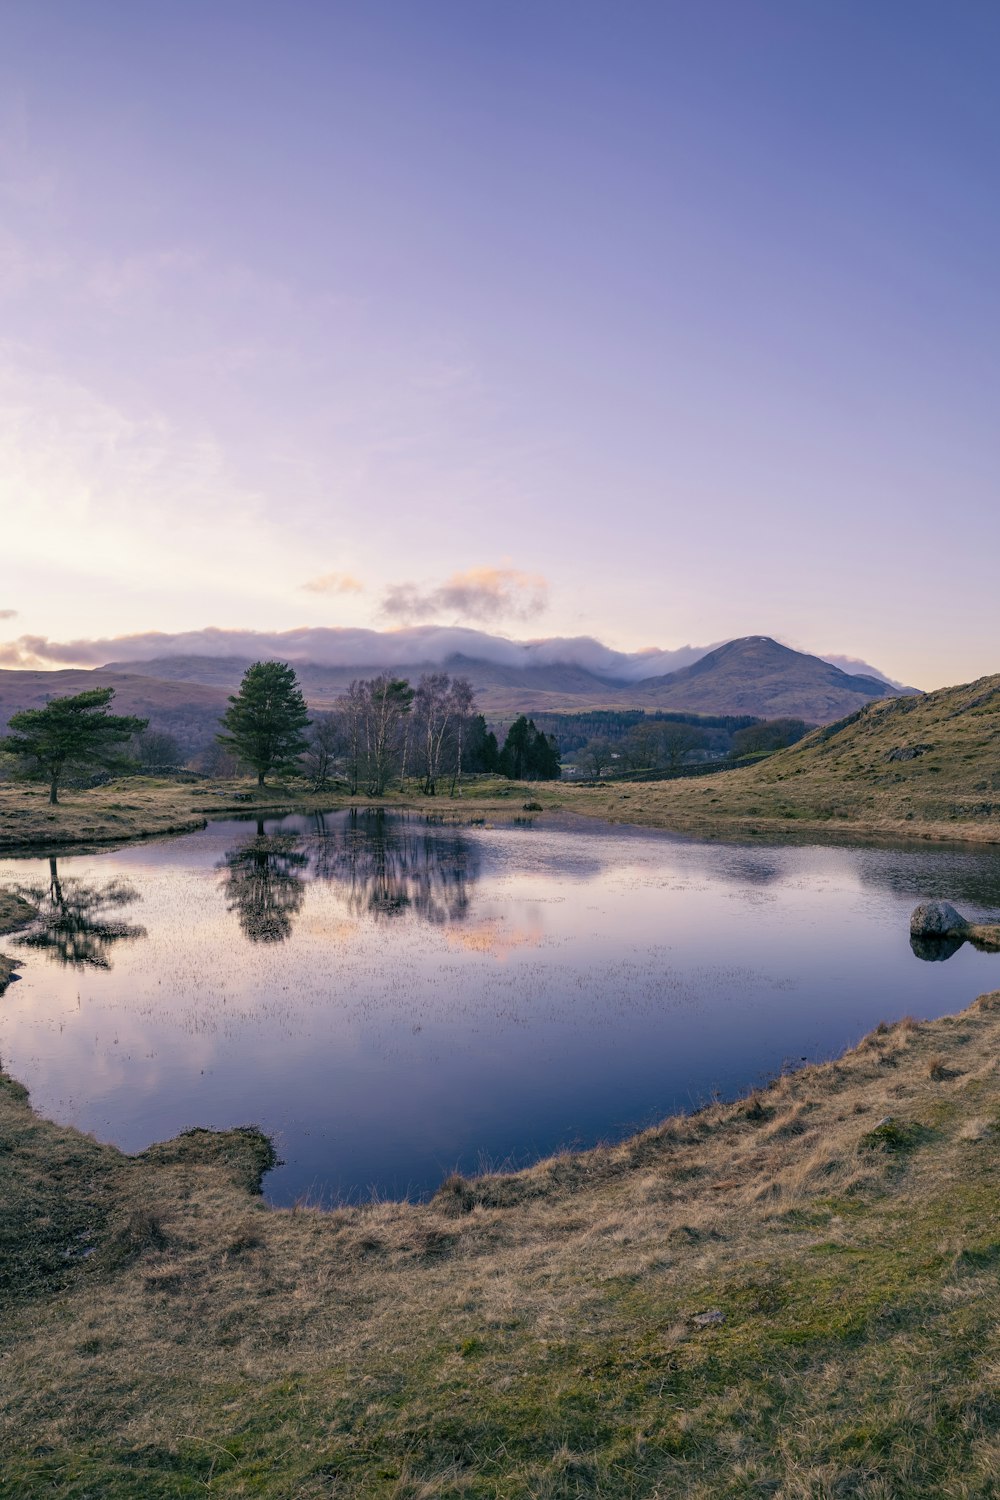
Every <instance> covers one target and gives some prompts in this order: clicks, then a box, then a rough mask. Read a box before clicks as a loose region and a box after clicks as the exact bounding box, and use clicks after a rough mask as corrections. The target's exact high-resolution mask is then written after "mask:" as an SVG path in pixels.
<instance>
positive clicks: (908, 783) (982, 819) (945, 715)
mask: <svg viewBox="0 0 1000 1500" xmlns="http://www.w3.org/2000/svg"><path fill="white" fill-rule="evenodd" d="M555 798H556V800H558V802H559V803H560V804H561V805H564V806H572V807H573V808H575V809H576V810H578V811H580V812H588V811H589V812H591V813H593V814H595V815H598V816H602V817H611V818H614V819H617V820H618V821H619V822H639V823H649V824H653V825H659V826H662V827H668V828H677V829H680V830H691V831H698V832H706V831H711V830H712V829H713V827H714V828H716V829H718V830H719V831H722V832H725V831H730V832H731V831H733V830H734V826H735V828H736V829H737V830H744V831H756V832H770V833H777V834H780V835H782V836H788V835H790V834H791V835H794V834H795V833H796V831H803V830H808V831H817V830H824V831H826V832H837V831H840V830H843V831H844V832H846V833H849V834H857V833H862V832H873V833H886V834H893V833H895V834H904V835H907V834H914V833H918V834H921V835H924V836H931V837H935V838H962V839H974V840H984V841H1000V676H995V677H983V678H980V679H979V681H978V682H973V683H968V684H966V685H964V686H962V687H954V688H943V689H941V690H940V691H939V692H935V693H927V694H923V695H921V696H920V697H913V698H892V699H887V700H885V701H883V702H880V703H873V704H871V705H869V706H868V707H866V708H863V709H861V710H860V712H858V713H856V714H853V715H851V716H850V717H849V718H847V719H843V720H841V721H839V722H838V723H835V724H831V725H828V726H826V727H825V728H823V729H818V730H816V731H814V733H812V734H811V735H809V736H807V737H806V738H805V739H804V740H800V741H799V743H798V744H797V745H793V746H791V747H790V748H789V749H787V750H782V751H779V752H778V753H777V754H776V755H773V756H770V757H769V758H768V759H767V760H764V761H762V762H761V763H760V764H759V765H756V766H751V767H748V768H747V769H745V770H741V771H727V772H720V773H719V774H718V775H717V776H706V777H704V778H701V779H698V780H690V781H688V780H684V781H667V782H656V783H647V784H645V785H643V784H634V785H632V786H629V787H627V788H622V787H621V786H609V787H607V788H597V789H593V790H591V789H587V788H582V787H578V788H571V787H565V788H563V787H560V788H559V789H558V791H557V792H556V793H555ZM544 800H548V798H547V797H546V798H545V799H544Z"/></svg>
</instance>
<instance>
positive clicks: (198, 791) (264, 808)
mask: <svg viewBox="0 0 1000 1500" xmlns="http://www.w3.org/2000/svg"><path fill="white" fill-rule="evenodd" d="M352 801H353V802H359V801H360V802H364V801H366V799H364V798H363V797H362V798H353V799H352V798H349V797H346V796H344V795H343V794H338V793H335V792H324V793H322V794H316V793H313V792H311V791H309V789H308V788H307V787H305V785H304V784H301V783H298V784H297V783H294V782H292V783H288V784H285V785H275V786H273V787H267V788H264V789H263V790H261V789H260V788H258V787H257V786H256V785H255V784H253V783H251V782H248V781H229V782H199V783H189V782H181V781H177V780H174V781H171V780H169V779H164V780H161V781H152V780H146V779H133V780H127V781H121V782H118V783H115V784H113V785H112V786H108V787H100V788H97V789H95V790H93V791H86V792H79V791H77V792H74V791H67V792H66V793H64V795H63V801H62V804H61V805H60V806H59V807H56V808H50V807H49V805H48V801H47V796H46V793H45V791H44V789H42V788H31V789H25V788H24V787H15V786H10V785H7V786H0V851H2V850H5V849H7V850H12V849H19V848H26V847H32V846H34V847H42V846H52V847H55V846H58V845H63V844H69V843H76V844H79V843H84V844H100V843H112V842H120V841H121V840H123V839H129V838H137V837H149V836H151V835H156V834H163V833H172V832H179V831H182V830H186V829H191V828H197V827H200V826H201V825H202V823H203V822H204V820H205V818H206V817H210V816H213V815H218V814H220V813H224V812H232V811H235V810H239V811H242V812H246V811H260V812H270V813H278V812H291V811H308V810H313V809H317V808H334V807H338V806H347V805H350V803H351V802H352ZM526 803H530V807H531V810H532V812H533V813H534V812H538V811H543V812H544V811H571V812H574V813H582V814H585V815H589V816H592V817H599V818H603V819H605V820H607V821H609V822H612V823H622V822H628V823H637V824H641V825H645V826H649V827H658V828H670V829H674V830H677V831H678V832H682V833H685V832H687V833H694V834H698V835H699V836H701V837H726V838H747V839H753V838H758V837H761V836H768V837H779V838H781V839H783V840H786V841H787V840H789V839H796V838H809V839H815V838H817V837H822V838H824V839H837V838H850V839H852V840H856V839H858V838H862V837H871V836H874V837H892V838H898V837H900V836H902V837H906V838H922V839H936V840H968V841H973V842H977V843H997V842H1000V676H996V677H984V678H981V679H980V680H979V681H978V682H974V683H970V684H967V685H964V686H962V687H955V688H945V689H942V690H941V691H940V692H936V693H927V694H924V695H922V696H921V697H917V698H892V699H886V700H884V701H883V702H881V703H873V704H869V705H868V706H867V707H866V708H863V709H861V710H860V712H858V713H857V714H854V715H852V716H851V717H850V718H848V719H843V720H841V721H840V722H839V724H833V725H827V726H826V727H825V728H823V729H818V730H816V731H815V732H814V733H813V734H811V735H809V736H808V737H807V738H806V739H804V740H802V741H800V743H799V744H797V745H793V746H792V747H791V748H790V749H788V750H783V751H779V752H778V753H777V754H776V755H773V756H770V757H768V758H767V759H766V760H764V761H762V762H761V763H760V764H759V765H756V766H751V767H747V768H745V769H743V770H740V771H722V772H720V773H719V774H718V775H714V776H703V777H698V778H691V779H680V780H674V781H657V782H645V783H643V782H630V783H628V784H627V785H626V784H625V783H615V782H611V783H609V784H608V785H607V786H597V787H585V786H580V785H574V784H572V783H562V782H545V783H534V784H532V785H530V786H518V785H516V784H510V783H498V782H497V781H496V780H495V779H491V778H483V779H480V780H479V781H478V782H476V781H470V782H469V783H467V785H466V787H465V793H464V795H463V797H462V799H461V800H458V799H450V798H447V797H439V798H437V799H435V801H434V802H433V804H431V803H430V802H429V800H428V799H427V798H424V797H421V796H420V795H419V794H418V793H417V792H416V790H415V789H414V791H413V793H412V795H407V796H403V797H400V796H396V795H392V796H390V797H387V798H385V799H384V801H383V804H382V805H384V806H399V807H409V808H418V809H419V810H421V811H424V812H426V811H428V810H429V809H430V808H431V807H433V810H434V811H435V812H439V813H441V814H443V815H444V816H445V817H446V818H448V819H449V820H450V819H455V820H457V821H462V820H468V819H470V818H471V817H473V816H474V815H479V816H483V817H489V818H500V817H507V816H509V815H512V810H513V809H514V808H515V807H516V808H518V809H520V808H521V807H522V805H524V804H526ZM980 937H981V940H982V942H983V944H984V945H986V946H997V945H1000V929H994V930H993V931H992V933H991V932H986V931H984V932H983V933H982V934H980ZM976 940H977V941H978V940H979V938H977V939H976Z"/></svg>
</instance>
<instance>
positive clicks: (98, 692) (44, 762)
mask: <svg viewBox="0 0 1000 1500" xmlns="http://www.w3.org/2000/svg"><path fill="white" fill-rule="evenodd" d="M114 695H115V690H114V688H110V687H103V688H90V689H89V690H88V691H87V692H86V693H77V694H76V695H75V697H72V698H53V699H52V700H51V701H50V702H49V703H46V705H45V707H44V708H26V709H23V710H22V712H21V713H18V714H12V715H11V719H10V724H9V728H10V729H12V730H13V731H14V733H13V734H8V735H7V737H6V739H3V740H0V749H3V750H5V751H6V752H7V754H8V755H17V756H20V757H22V758H23V760H24V761H25V762H26V763H27V765H28V767H29V773H28V774H29V775H36V776H42V777H44V778H45V780H46V781H47V782H48V783H49V801H50V802H58V801H59V782H60V781H61V780H62V778H63V776H64V775H65V773H66V772H67V771H75V770H85V769H86V768H88V767H90V766H93V765H101V766H113V765H114V764H115V762H116V760H120V758H121V757H120V755H119V756H116V750H117V749H118V747H119V746H120V745H121V743H122V741H123V740H128V739H131V738H132V736H133V735H134V734H141V733H142V731H143V730H144V729H145V728H146V726H147V725H148V723H149V720H148V719H137V718H133V717H132V715H125V714H109V713H108V712H107V708H108V704H109V703H110V702H111V700H112V698H113V697H114Z"/></svg>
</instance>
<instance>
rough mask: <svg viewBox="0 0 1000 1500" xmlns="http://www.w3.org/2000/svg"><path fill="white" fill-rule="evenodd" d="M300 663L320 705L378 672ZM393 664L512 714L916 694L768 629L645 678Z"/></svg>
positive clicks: (156, 662) (454, 661) (569, 670)
mask: <svg viewBox="0 0 1000 1500" xmlns="http://www.w3.org/2000/svg"><path fill="white" fill-rule="evenodd" d="M248 665H249V659H246V660H244V659H243V658H239V657H231V656H163V657H156V658H153V659H152V660H149V661H145V662H134V663H130V662H112V663H110V664H109V666H108V667H107V668H105V670H106V671H113V672H117V673H123V674H128V673H130V672H141V673H142V674H143V675H144V676H146V677H147V678H154V677H155V678H164V679H170V680H172V681H175V682H177V681H186V682H197V683H201V684H203V685H205V686H209V687H213V688H215V689H217V690H219V691H224V692H226V693H231V692H233V691H234V690H235V689H236V687H237V686H238V685H239V680H240V677H241V676H242V674H243V672H244V671H245V670H246V668H247V666H248ZM294 665H295V670H296V672H297V673H298V676H299V681H300V682H301V684H302V689H303V691H304V693H305V695H306V697H307V699H308V700H309V702H310V703H312V704H313V705H314V706H316V707H323V706H326V705H328V704H330V703H331V702H332V701H333V700H334V699H335V698H336V697H337V696H338V694H340V693H342V692H343V691H344V689H345V688H346V687H347V685H348V683H350V682H351V680H352V679H353V678H355V677H365V676H371V675H373V673H374V672H375V671H376V670H377V669H376V668H374V667H361V666H353V667H352V666H325V665H322V664H319V663H317V662H310V661H302V662H295V663H294ZM387 665H388V664H387ZM391 670H392V671H393V672H394V673H396V674H397V675H399V676H402V677H408V678H409V679H410V680H411V681H413V682H415V681H416V680H417V679H418V678H419V677H420V676H421V675H422V674H423V673H424V672H433V671H438V672H440V671H446V672H449V673H451V674H452V675H453V676H459V677H468V679H469V681H470V682H471V683H472V685H473V687H474V688H475V690H476V695H477V697H478V699H479V704H480V707H481V708H482V709H483V711H484V712H485V713H486V714H488V715H491V716H493V717H498V718H502V717H504V716H505V715H508V714H514V713H558V712H559V710H560V709H562V710H564V711H566V712H579V711H583V710H587V709H595V708H648V709H675V710H678V711H681V712H687V713H711V714H718V713H723V714H754V715H757V716H758V717H760V718H772V719H773V718H796V719H805V720H806V721H807V722H808V723H811V724H827V723H829V722H830V721H831V720H833V719H838V718H841V717H842V716H843V715H844V714H849V713H853V712H854V710H855V709H856V708H860V707H861V706H862V704H865V703H869V702H871V701H872V700H873V699H876V698H890V697H895V696H898V695H900V694H901V693H911V692H912V691H913V690H912V689H901V688H898V687H893V686H892V685H890V684H889V683H888V682H886V681H885V680H884V679H883V678H878V677H869V676H867V675H864V674H857V673H849V672H844V671H842V670H841V669H840V668H839V667H836V666H833V665H832V663H830V662H828V661H825V660H824V659H823V658H821V657H818V656H808V655H806V654H805V653H804V652H801V651H793V650H792V649H791V648H790V647H788V646H782V645H780V644H779V642H777V641H774V640H772V639H771V638H770V637H769V636H763V635H751V636H745V637H743V638H742V639H741V640H736V641H728V642H727V643H726V644H725V645H724V646H718V647H716V648H715V649H714V650H712V651H709V652H707V653H706V654H705V655H704V656H702V657H701V658H700V659H699V660H698V661H696V662H694V663H693V665H691V666H686V667H682V668H680V669H679V670H678V671H674V672H667V673H664V674H663V675H662V676H657V677H646V678H643V679H642V680H641V681H639V682H628V681H623V680H622V679H621V678H620V677H617V678H616V677H614V676H611V675H610V674H607V673H604V672H602V673H598V672H595V671H592V670H590V669H589V668H587V667H583V666H579V665H577V664H575V663H572V662H553V663H549V664H546V665H541V664H540V665H537V666H536V665H523V664H518V663H505V662H500V661H493V660H485V659H483V658H481V657H473V656H467V655H464V654H459V653H452V654H451V655H449V656H447V657H446V658H445V659H444V660H443V661H434V662H431V661H427V660H422V661H421V660H415V661H412V662H395V663H392V664H391Z"/></svg>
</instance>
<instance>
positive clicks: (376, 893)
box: [313, 808, 480, 923]
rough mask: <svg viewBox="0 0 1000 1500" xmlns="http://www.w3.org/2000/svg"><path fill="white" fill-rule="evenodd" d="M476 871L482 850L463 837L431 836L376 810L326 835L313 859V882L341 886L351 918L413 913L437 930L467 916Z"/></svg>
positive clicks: (358, 814)
mask: <svg viewBox="0 0 1000 1500" xmlns="http://www.w3.org/2000/svg"><path fill="white" fill-rule="evenodd" d="M418 830H419V831H418ZM479 865H480V858H479V848H478V846H477V845H476V844H475V843H473V842H472V841H471V840H470V839H467V838H463V837H462V835H461V834H458V833H451V832H449V833H441V834H434V833H431V832H428V831H427V830H426V828H425V827H423V828H421V827H420V826H419V825H417V826H415V825H414V824H412V823H410V822H409V820H407V819H405V818H400V817H393V816H392V815H391V814H386V813H385V812H383V811H381V810H380V809H374V808H373V809H371V810H368V809H363V810H361V811H357V810H352V811H351V812H350V813H349V814H348V817H347V820H346V822H345V823H343V824H342V825H340V826H339V827H334V828H333V829H328V828H324V829H323V831H322V833H321V834H320V836H319V838H318V839H317V842H316V852H315V854H314V858H313V869H314V872H315V875H316V878H317V879H318V880H326V881H329V882H331V883H333V884H335V885H338V886H341V887H342V888H343V890H344V892H345V895H346V899H347V903H348V905H349V906H350V908H351V910H352V911H354V912H358V913H361V912H369V913H371V914H372V915H373V916H374V917H376V918H384V917H394V916H398V915H399V914H400V913H401V912H407V911H412V912H415V913H416V914H417V915H419V916H421V917H423V918H424V920H425V921H428V922H438V923H444V922H461V921H463V920H464V918H465V917H466V916H467V915H468V911H469V904H470V900H471V887H472V886H473V885H474V884H475V882H476V880H477V879H478V878H479Z"/></svg>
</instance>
